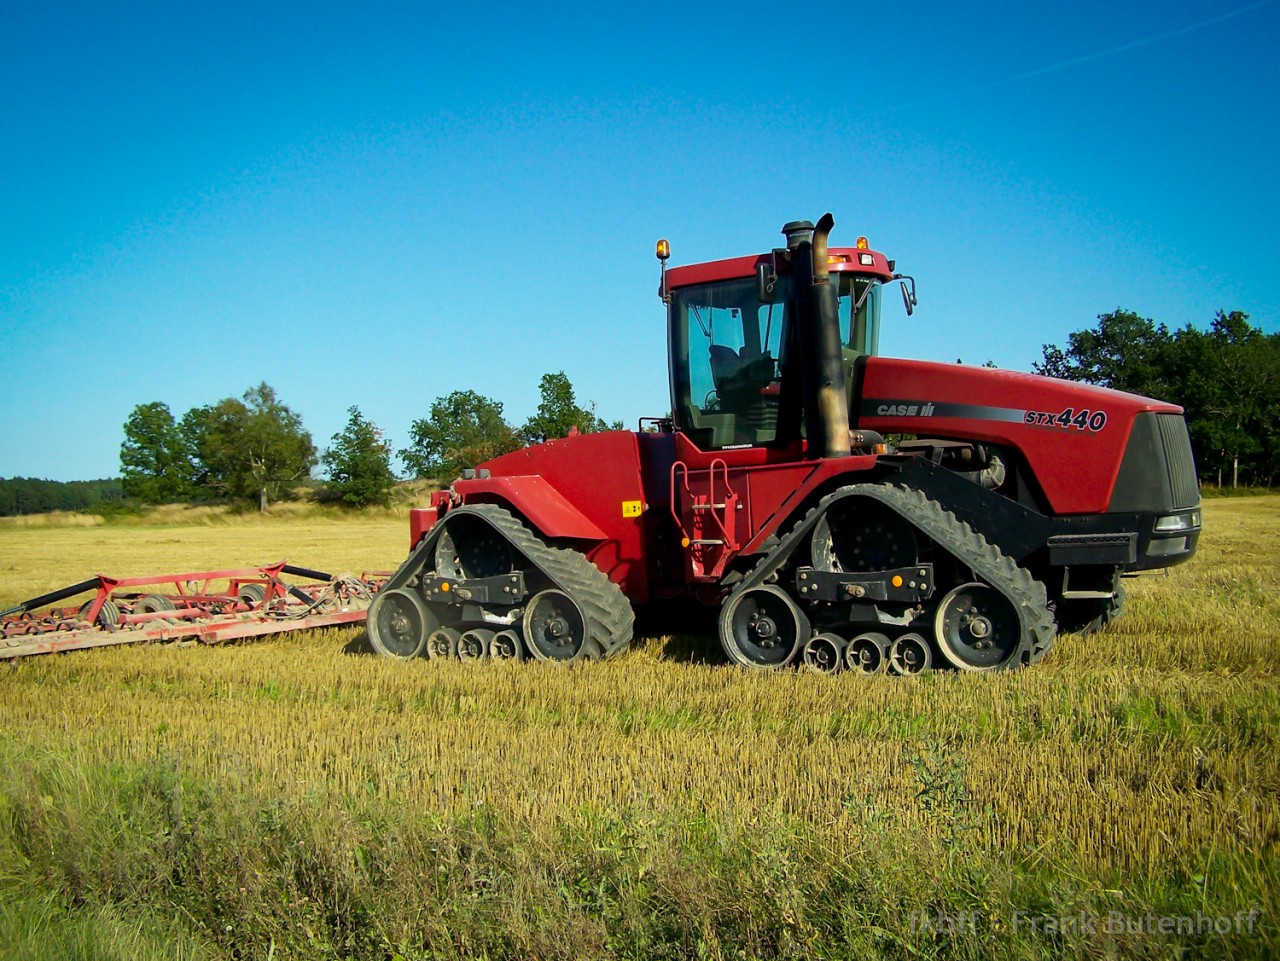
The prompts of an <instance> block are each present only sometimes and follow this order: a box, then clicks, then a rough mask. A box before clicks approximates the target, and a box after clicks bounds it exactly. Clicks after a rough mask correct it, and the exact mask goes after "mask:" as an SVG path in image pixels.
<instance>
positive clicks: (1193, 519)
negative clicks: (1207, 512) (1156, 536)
mask: <svg viewBox="0 0 1280 961" xmlns="http://www.w3.org/2000/svg"><path fill="white" fill-rule="evenodd" d="M1199 526H1200V512H1199V511H1192V512H1191V513H1189V514H1166V515H1165V516H1164V517H1160V518H1157V520H1156V527H1155V529H1156V530H1157V531H1161V532H1166V533H1169V532H1173V531H1190V530H1195V529H1196V528H1197V527H1199Z"/></svg>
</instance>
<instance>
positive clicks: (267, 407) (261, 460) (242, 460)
mask: <svg viewBox="0 0 1280 961" xmlns="http://www.w3.org/2000/svg"><path fill="white" fill-rule="evenodd" d="M179 429H180V431H181V433H182V435H183V437H184V439H185V441H186V443H187V444H188V446H189V450H190V452H191V454H192V459H193V462H194V463H195V466H196V470H195V476H196V480H197V482H198V483H199V484H201V485H202V486H203V487H204V488H205V489H207V490H209V491H211V492H213V493H215V494H219V495H222V496H225V497H232V498H237V499H245V500H256V501H257V503H258V510H260V511H265V510H266V509H267V505H268V503H269V501H270V500H272V499H274V498H276V497H278V496H279V494H280V491H281V490H282V489H283V488H284V486H285V485H286V484H289V483H291V482H294V481H297V480H300V479H301V478H303V477H306V476H307V475H308V474H309V473H310V472H311V468H312V467H314V466H315V464H316V448H315V444H313V443H312V441H311V434H309V433H308V432H307V431H306V430H305V429H303V426H302V418H301V417H299V416H298V415H297V414H296V413H294V412H293V411H292V410H290V409H289V408H288V407H287V406H285V405H284V404H282V403H281V402H280V400H279V399H278V398H277V397H276V392H275V391H274V390H273V389H272V388H271V387H270V386H268V385H267V384H266V383H261V384H259V385H258V386H257V387H251V388H249V390H247V391H245V393H244V398H243V400H236V399H234V398H231V397H228V398H226V399H224V400H221V401H219V402H218V403H216V404H214V405H213V406H211V407H199V408H194V409H192V410H189V411H187V413H186V414H185V415H184V416H183V418H182V423H181V425H180V427H179Z"/></svg>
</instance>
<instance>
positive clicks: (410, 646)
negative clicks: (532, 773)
mask: <svg viewBox="0 0 1280 961" xmlns="http://www.w3.org/2000/svg"><path fill="white" fill-rule="evenodd" d="M366 625H367V627H368V631H369V642H370V643H371V644H372V645H373V649H374V650H375V651H377V652H378V653H379V654H381V655H382V656H383V657H396V658H400V659H402V660H407V659H408V658H412V657H418V656H419V655H420V654H422V652H423V651H424V650H425V649H426V646H427V638H428V637H430V636H431V634H432V632H434V631H435V630H437V629H438V628H439V627H440V622H439V621H438V620H437V619H436V616H435V615H434V614H432V613H431V611H430V610H429V609H428V608H427V605H426V602H425V601H423V599H422V598H421V597H420V596H419V595H418V594H417V593H416V592H414V591H410V590H405V589H404V588H398V589H397V590H394V591H383V592H382V593H380V594H379V595H378V596H377V597H376V598H374V601H373V604H372V606H370V608H369V618H368V620H367V621H366Z"/></svg>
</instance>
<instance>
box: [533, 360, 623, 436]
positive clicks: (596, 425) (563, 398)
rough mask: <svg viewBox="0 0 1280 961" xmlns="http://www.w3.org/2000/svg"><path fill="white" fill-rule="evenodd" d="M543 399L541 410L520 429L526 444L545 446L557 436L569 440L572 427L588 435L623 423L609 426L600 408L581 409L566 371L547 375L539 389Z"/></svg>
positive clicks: (593, 406) (544, 375)
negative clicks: (599, 410) (545, 442)
mask: <svg viewBox="0 0 1280 961" xmlns="http://www.w3.org/2000/svg"><path fill="white" fill-rule="evenodd" d="M538 390H539V392H540V393H541V395H542V400H541V401H540V402H539V404H538V411H537V413H535V414H534V415H533V416H532V417H530V418H529V419H528V420H527V421H526V422H525V424H524V426H523V427H521V428H520V437H521V439H522V440H523V441H524V442H525V443H526V444H541V443H542V442H543V441H548V440H552V439H554V438H556V437H568V436H569V431H570V429H571V428H574V427H576V428H578V430H579V431H581V432H582V433H584V434H591V433H595V432H597V431H602V430H611V429H613V430H619V429H621V427H622V424H621V423H615V424H612V425H610V424H606V423H605V422H604V421H603V420H601V419H600V418H599V417H598V416H596V405H595V404H592V405H591V406H590V408H586V407H579V406H578V401H577V398H576V397H574V393H573V384H571V383H569V378H568V377H567V376H566V375H565V372H564V371H560V372H559V373H558V374H543V375H542V382H541V384H540V385H539V387H538Z"/></svg>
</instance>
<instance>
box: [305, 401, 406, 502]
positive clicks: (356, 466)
mask: <svg viewBox="0 0 1280 961" xmlns="http://www.w3.org/2000/svg"><path fill="white" fill-rule="evenodd" d="M347 414H348V415H349V416H348V419H347V426H346V428H345V429H344V430H343V431H342V432H341V433H338V434H334V435H333V437H332V439H331V440H330V441H329V449H328V450H326V451H325V452H324V456H323V458H322V460H323V461H324V464H325V466H326V467H327V468H328V469H329V489H330V490H332V491H333V492H334V493H335V494H338V495H339V496H340V497H341V498H342V500H343V502H344V503H347V504H350V505H351V506H352V507H367V506H369V505H370V504H381V505H383V506H386V505H387V504H388V503H390V500H391V489H392V488H393V487H395V484H396V475H395V474H394V473H393V472H392V470H391V444H390V442H388V441H386V440H384V439H383V437H382V431H381V430H379V429H378V425H377V424H375V423H373V421H370V420H367V419H365V417H364V416H362V415H361V413H360V408H358V407H352V408H350V409H348V411H347Z"/></svg>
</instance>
